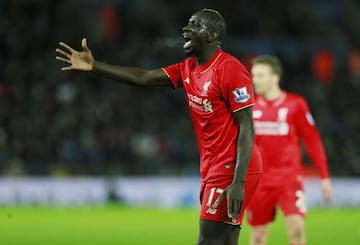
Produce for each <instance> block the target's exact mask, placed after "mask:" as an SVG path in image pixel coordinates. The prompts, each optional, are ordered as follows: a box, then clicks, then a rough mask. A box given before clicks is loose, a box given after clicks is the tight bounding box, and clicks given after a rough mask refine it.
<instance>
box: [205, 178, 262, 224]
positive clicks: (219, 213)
mask: <svg viewBox="0 0 360 245" xmlns="http://www.w3.org/2000/svg"><path fill="white" fill-rule="evenodd" d="M260 176H261V173H254V174H249V175H247V176H246V181H245V189H244V192H245V193H244V202H243V205H242V208H241V211H240V214H239V216H238V218H237V221H236V222H232V220H231V218H229V217H228V212H227V198H226V196H224V198H223V199H222V200H221V202H220V204H219V205H218V206H217V208H216V209H211V207H212V205H213V204H214V202H215V201H216V199H217V198H218V197H219V196H220V194H221V193H222V191H223V190H224V189H226V188H227V187H228V186H229V185H230V184H231V182H232V180H233V176H224V178H219V179H217V180H216V181H213V182H210V183H201V190H200V203H201V212H200V218H201V219H204V220H211V221H218V222H223V223H228V224H232V225H241V223H242V219H243V216H244V210H245V208H246V207H247V206H248V205H249V203H250V201H251V199H252V198H253V196H254V194H255V191H256V189H257V186H258V184H259V180H260Z"/></svg>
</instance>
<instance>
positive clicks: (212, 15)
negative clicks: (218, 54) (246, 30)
mask: <svg viewBox="0 0 360 245" xmlns="http://www.w3.org/2000/svg"><path fill="white" fill-rule="evenodd" d="M197 13H198V14H201V15H203V16H204V17H205V18H206V20H207V21H208V28H209V30H210V31H213V32H216V33H217V34H218V39H221V38H222V37H224V36H225V32H226V24H225V19H224V17H223V16H222V15H221V14H220V13H219V11H217V10H214V9H208V8H204V9H202V10H200V11H198V12H197Z"/></svg>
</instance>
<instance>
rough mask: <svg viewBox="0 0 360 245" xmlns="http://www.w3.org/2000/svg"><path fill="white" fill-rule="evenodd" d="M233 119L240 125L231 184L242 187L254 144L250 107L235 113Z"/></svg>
mask: <svg viewBox="0 0 360 245" xmlns="http://www.w3.org/2000/svg"><path fill="white" fill-rule="evenodd" d="M235 118H236V122H237V123H238V124H239V125H240V124H241V129H240V131H239V135H238V141H237V155H236V166H235V174H234V179H233V183H234V184H240V185H243V184H244V183H245V179H246V174H247V170H248V167H249V164H250V158H251V153H252V149H253V144H254V125H253V119H252V109H251V107H248V108H246V109H243V110H240V111H237V112H235Z"/></svg>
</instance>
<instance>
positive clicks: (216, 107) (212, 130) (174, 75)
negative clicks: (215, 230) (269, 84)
mask: <svg viewBox="0 0 360 245" xmlns="http://www.w3.org/2000/svg"><path fill="white" fill-rule="evenodd" d="M163 70H164V71H165V73H166V74H167V75H168V77H169V79H170V80H171V82H172V84H173V87H174V88H179V87H183V88H184V90H185V93H186V97H187V105H188V108H189V112H190V115H191V118H192V121H193V125H194V128H195V133H196V137H197V141H198V146H199V153H200V174H201V178H202V180H203V181H208V180H210V179H214V178H216V177H220V176H225V175H231V176H233V175H234V169H235V168H234V167H235V161H236V146H237V137H238V132H239V126H238V125H237V124H236V123H235V118H234V115H233V113H234V112H236V111H238V110H241V109H244V108H246V107H249V106H252V105H253V104H254V94H253V86H252V80H251V77H250V75H249V73H248V71H247V70H246V68H245V67H244V66H243V65H242V64H241V63H240V62H239V61H238V60H237V59H236V58H235V57H233V56H231V55H230V54H228V53H225V52H223V51H222V50H220V49H219V50H218V51H217V52H216V54H215V55H214V56H213V57H212V58H211V59H210V60H209V61H208V62H207V63H206V64H203V65H201V66H198V65H197V60H196V59H195V58H188V59H186V60H184V61H183V62H180V63H177V64H174V65H171V66H168V67H165V68H163ZM259 171H261V161H260V160H259V153H258V151H257V149H256V147H254V150H253V154H252V161H251V163H250V165H249V168H248V174H249V173H255V172H259Z"/></svg>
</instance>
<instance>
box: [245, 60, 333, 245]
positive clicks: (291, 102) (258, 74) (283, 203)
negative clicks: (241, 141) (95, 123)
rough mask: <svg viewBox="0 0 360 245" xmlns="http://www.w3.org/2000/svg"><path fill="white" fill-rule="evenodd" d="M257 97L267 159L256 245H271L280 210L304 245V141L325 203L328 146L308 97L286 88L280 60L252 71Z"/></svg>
mask: <svg viewBox="0 0 360 245" xmlns="http://www.w3.org/2000/svg"><path fill="white" fill-rule="evenodd" d="M251 72H252V76H253V81H254V86H255V92H256V94H257V95H256V98H255V105H254V108H253V119H254V128H255V142H256V144H257V146H258V147H259V150H260V153H261V157H262V160H263V175H262V177H261V180H260V184H259V188H258V190H257V192H256V194H255V197H254V199H253V201H252V203H251V204H250V206H249V208H248V215H247V218H248V221H249V223H250V224H251V225H252V232H251V240H250V245H264V244H266V239H267V232H268V226H267V224H268V223H269V222H272V221H273V220H274V219H275V215H276V210H277V208H279V209H280V210H281V211H282V213H283V215H284V216H285V223H286V226H287V231H288V235H289V242H290V244H291V245H293V244H296V245H304V244H305V241H306V239H305V232H304V216H305V214H306V202H305V194H304V188H303V177H302V176H303V167H302V148H301V141H303V142H304V145H305V148H306V151H307V153H308V155H309V156H310V159H311V160H312V162H313V163H314V164H315V166H316V168H317V170H318V172H319V174H320V177H321V186H322V191H323V194H324V198H325V200H326V201H327V202H328V201H330V198H331V185H330V179H329V177H330V175H329V171H328V165H327V160H326V155H325V151H324V147H323V145H322V142H321V139H320V135H319V133H318V131H317V129H316V126H315V122H314V119H313V118H312V115H311V113H310V110H309V107H308V105H307V103H306V101H305V100H304V98H303V97H301V96H300V95H297V94H294V93H288V92H286V91H284V90H281V89H280V86H279V81H280V77H281V74H282V68H281V64H280V62H279V60H278V59H277V58H276V57H274V56H258V57H256V58H255V59H254V60H253V66H252V69H251Z"/></svg>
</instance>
